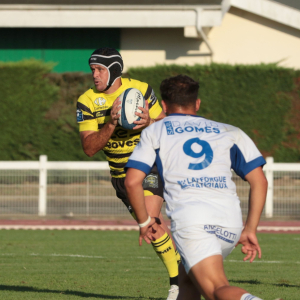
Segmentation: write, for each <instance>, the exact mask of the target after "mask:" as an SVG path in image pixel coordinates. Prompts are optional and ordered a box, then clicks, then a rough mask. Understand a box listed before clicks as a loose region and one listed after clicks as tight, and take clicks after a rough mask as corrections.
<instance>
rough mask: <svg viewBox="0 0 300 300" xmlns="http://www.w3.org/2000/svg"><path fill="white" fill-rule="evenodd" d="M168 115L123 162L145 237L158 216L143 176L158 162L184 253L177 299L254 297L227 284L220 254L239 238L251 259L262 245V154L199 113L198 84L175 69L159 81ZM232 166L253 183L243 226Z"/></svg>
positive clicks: (242, 136) (231, 129) (249, 142)
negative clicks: (150, 204)
mask: <svg viewBox="0 0 300 300" xmlns="http://www.w3.org/2000/svg"><path fill="white" fill-rule="evenodd" d="M160 89H161V96H162V99H163V101H162V106H163V110H164V112H165V113H166V115H167V117H166V118H164V119H163V120H161V121H158V122H155V123H154V124H153V125H151V126H149V127H148V128H146V129H144V130H143V132H142V135H141V141H140V143H139V144H138V145H137V146H136V148H135V150H134V152H133V154H132V155H131V156H130V158H129V161H128V163H127V165H126V169H127V175H126V180H125V186H126V190H127V194H128V197H129V200H130V203H131V205H132V208H133V210H134V211H135V214H136V217H137V220H138V223H139V224H141V225H140V227H141V228H140V245H141V243H142V239H145V241H146V242H147V243H150V240H151V239H152V235H151V233H152V232H153V228H152V225H153V224H154V223H155V222H156V219H155V218H151V216H149V215H148V213H147V210H146V208H145V202H144V201H143V199H144V194H143V187H142V183H143V180H144V178H145V176H146V175H147V174H148V173H149V172H150V170H151V167H152V165H153V164H154V162H156V165H157V166H158V169H159V172H160V175H161V178H162V179H163V181H164V199H165V200H166V202H167V207H166V213H167V215H168V217H169V218H170V219H171V230H172V232H173V237H174V240H175V243H176V246H177V249H178V250H179V252H180V255H181V258H182V265H183V267H184V268H183V267H182V266H181V267H180V280H179V296H178V300H183V299H184V300H188V299H199V297H200V295H203V296H204V298H205V299H207V300H208V299H211V300H228V299H230V300H250V299H251V300H259V299H260V298H258V297H256V296H253V295H251V294H249V293H248V292H247V291H245V290H244V289H241V288H239V287H234V286H230V285H229V283H228V280H227V278H226V275H225V273H224V268H223V258H225V257H226V256H227V255H228V254H229V253H230V252H231V251H232V250H233V249H234V247H235V245H236V244H242V252H243V253H244V254H246V255H245V258H244V260H248V259H250V262H252V261H253V260H254V259H255V257H256V255H257V254H258V257H259V258H260V257H261V249H260V246H259V243H258V240H257V237H256V229H257V226H258V222H259V219H260V216H261V212H262V210H263V207H264V204H265V198H266V192H267V180H266V178H265V176H264V173H263V171H262V166H263V165H264V164H265V160H264V158H263V157H262V155H261V154H260V152H259V151H258V149H257V148H256V146H255V144H254V143H253V141H252V140H251V139H250V138H249V137H248V136H247V135H246V134H245V133H244V132H243V131H242V130H241V129H239V128H237V127H234V126H231V125H227V124H222V123H219V122H215V121H211V120H207V119H205V118H202V117H199V116H197V114H196V112H197V111H198V109H199V107H200V99H198V97H197V95H198V89H199V84H198V83H197V82H195V81H194V80H193V79H191V78H189V77H188V76H184V75H179V76H176V77H171V78H169V79H166V80H164V81H163V82H162V84H161V87H160ZM231 169H233V170H234V171H235V172H236V173H237V174H238V175H239V176H240V177H241V178H243V179H244V180H246V181H248V182H249V184H250V197H249V211H248V216H247V220H246V222H245V226H244V228H243V222H242V213H241V208H240V201H239V198H238V196H237V193H236V186H235V184H234V182H233V180H232V173H231Z"/></svg>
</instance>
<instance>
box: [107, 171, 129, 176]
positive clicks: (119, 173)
mask: <svg viewBox="0 0 300 300" xmlns="http://www.w3.org/2000/svg"><path fill="white" fill-rule="evenodd" d="M110 174H111V175H112V176H118V175H123V174H126V172H125V171H122V172H119V171H110Z"/></svg>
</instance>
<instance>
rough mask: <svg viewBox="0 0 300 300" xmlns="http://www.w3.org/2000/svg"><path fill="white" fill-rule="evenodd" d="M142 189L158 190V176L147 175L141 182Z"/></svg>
mask: <svg viewBox="0 0 300 300" xmlns="http://www.w3.org/2000/svg"><path fill="white" fill-rule="evenodd" d="M143 188H155V189H157V188H158V175H156V174H149V175H148V176H147V177H146V178H145V179H144V182H143Z"/></svg>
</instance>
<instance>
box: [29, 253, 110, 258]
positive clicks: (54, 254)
mask: <svg viewBox="0 0 300 300" xmlns="http://www.w3.org/2000/svg"><path fill="white" fill-rule="evenodd" d="M29 255H30V256H65V257H83V258H105V257H103V256H91V255H80V254H57V253H53V254H37V253H31V254H29Z"/></svg>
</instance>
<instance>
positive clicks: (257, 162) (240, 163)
mask: <svg viewBox="0 0 300 300" xmlns="http://www.w3.org/2000/svg"><path fill="white" fill-rule="evenodd" d="M230 160H231V168H232V169H233V170H234V171H235V173H236V174H237V175H239V176H240V177H241V178H242V179H244V180H245V176H246V175H247V174H248V173H250V172H251V171H252V170H254V169H256V168H257V167H260V166H263V165H265V164H266V161H265V159H264V158H263V157H262V156H259V157H257V158H255V159H254V160H252V161H249V162H248V163H246V161H245V158H244V155H243V153H242V152H241V150H240V149H239V147H238V146H237V145H236V144H234V145H233V146H232V147H231V148H230Z"/></svg>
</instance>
